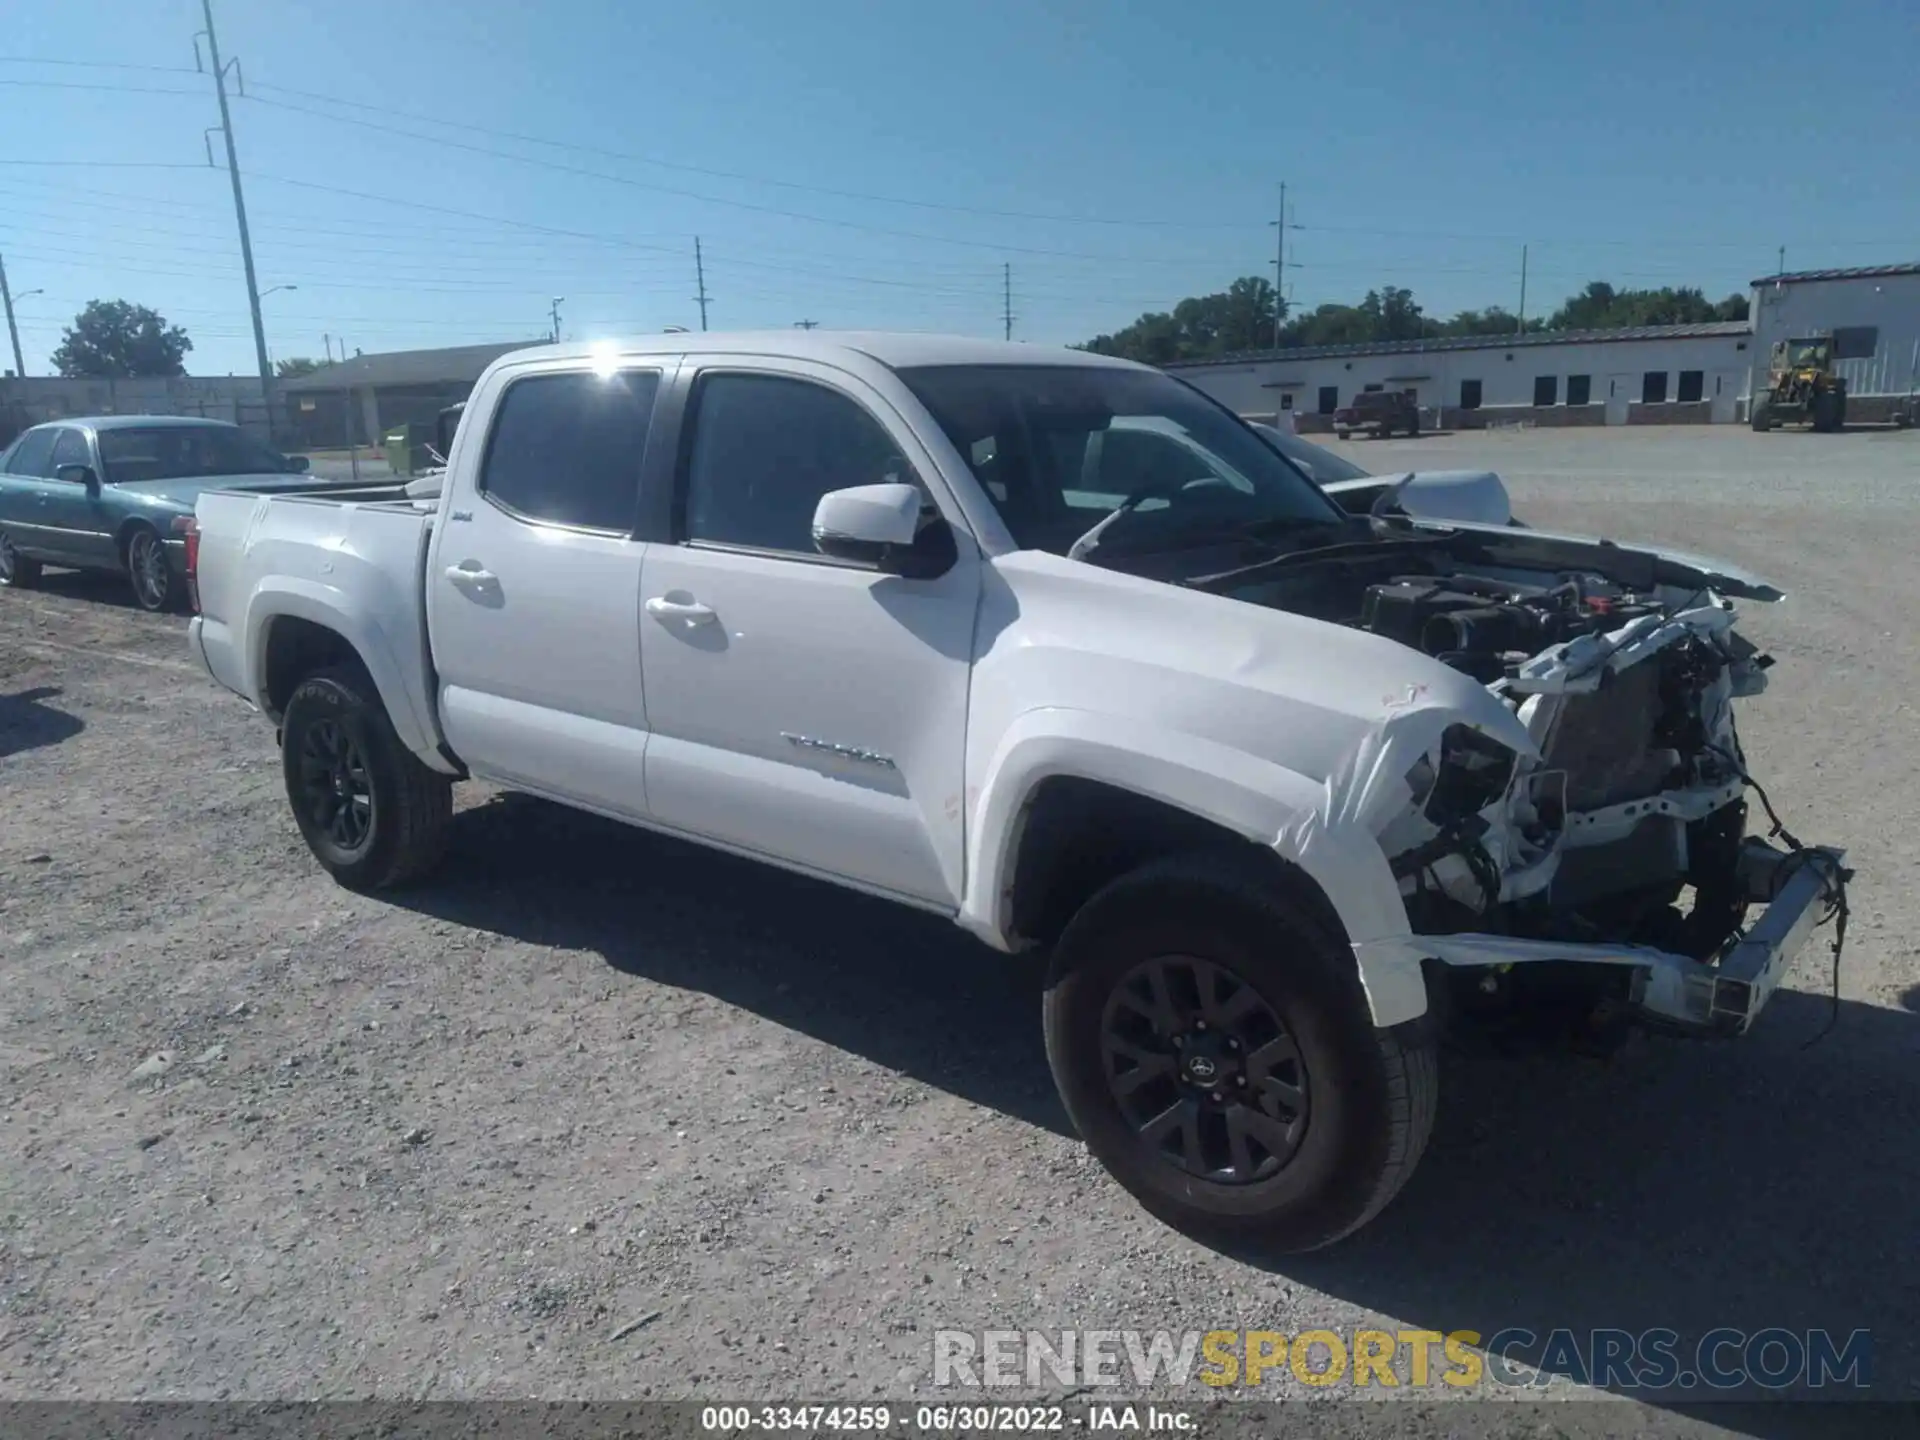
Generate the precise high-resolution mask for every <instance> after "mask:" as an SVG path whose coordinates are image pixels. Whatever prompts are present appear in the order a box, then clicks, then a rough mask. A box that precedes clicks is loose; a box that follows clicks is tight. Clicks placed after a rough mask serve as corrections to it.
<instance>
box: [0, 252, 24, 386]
mask: <svg viewBox="0 0 1920 1440" xmlns="http://www.w3.org/2000/svg"><path fill="white" fill-rule="evenodd" d="M0 299H4V300H5V301H6V302H7V334H9V335H11V336H12V337H13V373H14V374H15V375H18V376H19V377H20V378H21V379H22V380H24V379H26V378H27V362H26V361H25V360H23V359H21V358H20V327H19V326H18V325H16V324H15V323H14V320H13V291H11V290H9V289H8V288H7V262H6V261H5V260H0Z"/></svg>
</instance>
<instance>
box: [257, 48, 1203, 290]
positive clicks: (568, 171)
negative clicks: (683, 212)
mask: <svg viewBox="0 0 1920 1440" xmlns="http://www.w3.org/2000/svg"><path fill="white" fill-rule="evenodd" d="M255 88H256V89H258V88H260V87H258V86H256V87H255ZM251 98H252V99H253V101H254V103H255V104H258V105H272V106H274V107H276V108H278V109H282V110H297V111H299V112H300V113H302V114H307V115H316V116H318V117H319V118H321V119H323V120H332V121H335V122H336V123H338V124H342V125H358V126H361V127H363V128H365V129H368V130H377V131H380V132H381V133H383V134H388V135H399V136H402V137H404V138H406V139H409V140H418V141H420V142H422V143H423V144H427V145H441V146H445V147H447V148H448V149H452V150H464V151H467V152H469V153H471V154H475V155H489V156H492V157H493V158H495V159H498V160H510V161H513V162H514V163H516V164H520V165H532V166H535V167H537V168H539V169H542V170H552V171H554V172H556V173H558V174H562V175H576V176H579V177H581V178H582V179H587V180H599V181H603V182H605V183H607V184H610V185H625V186H629V187H630V188H632V189H635V190H648V191H652V192H654V193H655V194H660V195H674V196H677V197H679V198H681V199H684V200H697V201H700V202H701V203H702V204H706V205H724V206H726V207H728V208H730V209H734V210H748V211H751V212H753V213H755V214H758V215H778V216H780V217H781V218H782V219H786V220H800V221H804V222H806V223H808V224H813V225H831V226H834V227H836V228H839V229H843V230H859V231H863V232H865V233H867V234H872V235H889V236H893V237H895V238H897V239H904V240H922V241H926V242H928V243H931V244H936V245H961V246H966V247H968V248H970V249H976V250H1012V251H1015V252H1017V253H1019V254H1023V255H1062V256H1067V257H1069V258H1072V259H1079V260H1099V261H1103V262H1104V261H1109V260H1119V259H1125V258H1127V257H1124V256H1110V255H1094V254H1086V253H1082V252H1078V251H1072V250H1049V249H1043V248H1037V247H1033V246H1027V245H1004V244H997V243H995V242H992V241H988V240H962V239H959V238H957V237H955V236H951V235H932V234H928V233H926V232H924V231H918V230H896V229H893V228H892V227H890V226H884V225H867V224H863V223H861V222H860V221H857V220H839V219H835V218H833V217H831V216H827V215H809V214H807V213H806V212H805V211H800V210H786V209H782V208H781V207H780V206H777V205H761V204H757V203H756V202H754V201H751V200H733V199H729V198H727V197H725V196H721V195H709V194H706V193H704V192H703V191H699V190H684V189H681V188H679V187H678V186H673V185H656V184H654V183H653V182H651V181H648V180H636V179H634V178H633V177H632V176H630V175H611V174H608V173H607V172H606V171H604V170H588V169H586V168H585V167H584V166H579V165H563V164H561V163H560V162H559V161H557V160H539V159H536V158H534V157H533V156H531V155H515V154H513V153H512V152H510V151H507V150H495V149H493V148H492V147H490V146H486V145H469V144H467V143H466V142H465V141H463V140H448V139H446V138H445V137H443V136H439V135H422V134H421V133H420V132H419V131H417V130H401V129H398V128H396V127H395V126H392V125H380V124H376V123H375V122H374V121H371V120H355V119H352V118H351V117H349V116H345V115H328V114H327V113H326V112H325V111H320V110H313V109H310V108H309V107H307V106H304V105H289V104H287V103H286V102H285V101H282V100H264V99H262V98H261V97H259V96H257V95H256V96H253V97H251ZM1151 263H1159V264H1168V265H1186V264H1190V263H1193V262H1192V261H1191V260H1189V259H1180V258H1174V257H1167V258H1165V259H1162V260H1156V261H1154V262H1151Z"/></svg>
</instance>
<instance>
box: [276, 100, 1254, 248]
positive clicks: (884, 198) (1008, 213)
mask: <svg viewBox="0 0 1920 1440" xmlns="http://www.w3.org/2000/svg"><path fill="white" fill-rule="evenodd" d="M253 88H254V90H255V91H256V92H258V91H262V90H267V91H271V92H272V93H274V94H276V95H298V96H301V97H302V98H304V99H308V100H319V101H322V102H323V103H325V104H328V105H338V106H341V107H343V108H346V109H350V110H364V111H366V112H368V113H369V114H374V115H391V116H394V117H396V118H398V119H402V120H412V121H414V122H416V123H418V124H423V125H440V126H444V127H445V128H447V129H449V130H464V131H467V132H468V133H470V134H474V135H489V136H492V137H493V138H494V139H497V140H515V141H518V142H520V143H522V144H526V145H544V146H547V147H549V148H551V149H555V150H570V151H573V152H575V153H578V154H582V155H600V156H604V157H605V158H607V159H610V160H628V161H632V162H633V163H635V164H639V165H652V166H656V167H658V168H660V169H662V170H677V171H680V172H682V173H684V174H689V175H705V176H708V177H710V178H712V179H717V180H737V181H740V182H743V183H745V184H749V185H769V186H775V187H777V188H779V189H783V190H797V191H801V192H803V193H806V194H811V195H828V196H832V197H834V198H836V199H841V200H861V201H867V202H870V203H873V204H879V205H902V206H906V207H909V208H911V209H916V210H935V211H941V212H944V213H946V214H952V215H979V216H984V217H987V218H991V219H998V220H1032V221H1039V222H1043V223H1045V224H1049V225H1105V226H1114V227H1128V228H1142V229H1167V230H1244V229H1246V228H1247V227H1246V225H1244V224H1242V223H1240V222H1236V221H1223V220H1135V219H1121V218H1118V217H1109V216H1096V215H1048V214H1044V213H1041V212H1039V211H1032V210H999V209H994V208H992V207H989V206H979V205H955V204H951V203H948V202H945V201H939V200H915V199H910V198H908V197H905V196H900V195H881V194H877V193H875V192H872V191H865V190H840V189H836V188H834V187H832V186H828V185H808V184H805V183H803V182H801V181H798V180H781V179H778V178H776V177H774V176H771V175H749V174H744V173H742V172H740V171H737V170H720V169H716V168H713V167H711V166H706V165H689V164H686V163H685V162H684V161H677V160H662V159H660V158H659V157H658V156H654V155H638V154H635V153H633V152H631V151H626V150H611V149H607V148H606V147H604V146H599V145H582V144H580V143H578V142H576V141H571V140H555V139H552V138H550V137H547V136H543V135H529V134H526V133H525V132H523V131H515V130H498V129H494V128H492V127H489V126H485V125H473V124H469V123H466V122H464V121H460V120H443V119H440V118H439V117H437V116H433V115H423V114H420V113H419V112H417V111H409V110H397V109H394V108H392V107H390V106H384V105H369V104H366V103H365V102H363V101H359V100H345V99H342V98H341V97H339V96H337V95H324V94H321V93H320V92H318V91H314V90H297V89H295V88H293V87H292V86H290V85H269V84H255V85H254V87H253ZM251 98H252V99H254V100H256V101H258V102H259V103H261V104H271V105H275V106H278V107H279V108H281V109H285V110H302V111H303V113H306V114H310V115H317V116H319V117H320V118H322V119H328V120H339V121H342V122H344V123H349V124H353V123H364V122H355V121H351V120H349V119H348V117H346V116H342V115H328V114H326V112H324V111H317V110H306V109H305V108H304V107H302V106H298V105H290V104H287V103H286V102H285V101H270V100H267V99H266V98H265V97H264V96H261V95H259V94H257V93H256V94H255V95H253V96H252V97H251ZM421 138H430V137H421Z"/></svg>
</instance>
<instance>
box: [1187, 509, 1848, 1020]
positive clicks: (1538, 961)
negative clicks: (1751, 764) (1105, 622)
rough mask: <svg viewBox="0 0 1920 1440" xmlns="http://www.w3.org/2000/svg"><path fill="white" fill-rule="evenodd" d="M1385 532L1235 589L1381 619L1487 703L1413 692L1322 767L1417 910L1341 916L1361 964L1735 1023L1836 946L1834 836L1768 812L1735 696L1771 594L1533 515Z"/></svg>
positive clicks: (1341, 818)
mask: <svg viewBox="0 0 1920 1440" xmlns="http://www.w3.org/2000/svg"><path fill="white" fill-rule="evenodd" d="M1381 538H1382V542H1383V543H1382V545H1381V546H1380V547H1378V548H1376V547H1374V546H1368V545H1363V546H1356V547H1352V548H1351V549H1349V550H1347V551H1346V552H1345V553H1344V554H1342V555H1339V556H1336V557H1333V560H1334V563H1333V564H1332V565H1328V564H1325V563H1322V560H1324V559H1325V558H1326V557H1319V558H1316V557H1312V556H1306V555H1301V556H1296V557H1289V559H1288V561H1287V562H1285V563H1281V564H1277V565H1275V566H1271V567H1265V566H1263V567H1258V568H1257V569H1255V570H1252V571H1250V572H1243V573H1241V574H1239V575H1236V576H1235V577H1234V581H1233V584H1232V585H1231V587H1230V590H1229V593H1234V594H1236V595H1237V596H1238V597H1239V598H1242V599H1248V600H1252V601H1254V602H1255V603H1264V604H1268V605H1272V606H1275V607H1276V608H1282V609H1290V610H1297V611H1300V610H1304V611H1308V612H1310V613H1314V612H1317V614H1318V615H1319V616H1320V618H1326V619H1333V620H1336V622H1337V623H1344V624H1345V625H1347V626H1351V627H1352V628H1356V629H1360V630H1365V631H1369V632H1371V633H1373V634H1375V635H1379V636H1382V637H1384V638H1389V639H1393V640H1396V641H1398V642H1400V643H1401V644H1404V645H1406V646H1407V647H1408V648H1410V649H1413V650H1417V651H1420V652H1422V653H1423V654H1425V655H1427V656H1429V657H1431V658H1432V659H1434V660H1438V661H1440V662H1441V663H1442V664H1444V665H1446V666H1447V667H1448V668H1449V669H1452V670H1455V671H1457V672H1461V673H1463V674H1466V675H1469V676H1471V677H1473V678H1474V679H1475V680H1478V681H1480V682H1481V684H1482V685H1483V686H1484V692H1485V696H1486V697H1487V699H1489V700H1491V701H1492V702H1493V703H1492V704H1491V705H1485V704H1480V705H1471V706H1468V707H1466V708H1464V709H1460V710H1459V711H1458V713H1449V712H1448V711H1446V710H1439V711H1436V710H1435V709H1430V708H1425V707H1424V706H1423V704H1422V702H1421V697H1420V696H1419V695H1418V694H1409V696H1408V697H1406V700H1405V702H1404V703H1403V704H1400V705H1398V706H1390V707H1389V713H1388V718H1387V719H1386V721H1385V722H1383V724H1382V726H1381V727H1380V731H1379V733H1378V734H1377V735H1376V736H1374V737H1372V739H1371V741H1370V742H1369V743H1368V744H1366V745H1364V746H1363V747H1362V750H1361V752H1360V753H1358V754H1356V755H1354V756H1353V757H1351V763H1350V764H1349V765H1348V766H1347V767H1346V768H1345V770H1344V773H1343V774H1342V775H1341V776H1339V777H1337V778H1336V780H1335V781H1334V782H1333V783H1331V784H1330V785H1329V796H1328V803H1329V806H1330V810H1329V815H1330V818H1332V819H1333V820H1334V821H1335V823H1353V824H1357V825H1359V826H1363V827H1364V828H1365V829H1367V830H1368V831H1370V832H1371V833H1372V834H1373V836H1374V837H1375V838H1376V840H1377V841H1378V844H1379V846H1380V848H1381V850H1382V851H1383V852H1384V854H1385V855H1386V857H1387V861H1388V865H1389V867H1390V869H1391V872H1392V876H1393V880H1394V882H1395V883H1396V884H1397V886H1398V889H1399V893H1400V898H1401V900H1402V902H1403V903H1404V906H1405V913H1406V922H1407V926H1408V929H1409V930H1410V932H1411V934H1410V935H1399V936H1395V937H1392V938H1387V939H1369V938H1368V937H1365V936H1359V935H1356V936H1354V937H1353V939H1354V941H1355V950H1356V953H1357V957H1358V958H1359V960H1360V961H1361V966H1362V973H1363V975H1364V974H1365V973H1367V970H1368V967H1369V964H1370V963H1372V962H1376V961H1377V962H1379V963H1380V964H1382V965H1402V966H1404V965H1407V964H1410V963H1418V964H1420V965H1421V966H1423V967H1424V969H1425V970H1426V972H1427V974H1428V982H1429V985H1428V988H1429V990H1430V992H1434V993H1435V995H1436V998H1437V999H1438V1000H1439V1001H1440V1002H1441V1003H1442V1004H1444V1005H1448V1006H1451V1007H1453V1008H1454V1009H1455V1010H1456V1011H1458V1010H1465V1011H1469V1012H1493V1013H1496V1014H1513V1013H1517V1012H1523V1011H1535V1012H1537V1011H1538V1010H1540V1009H1542V1008H1544V1009H1546V1010H1547V1011H1549V1012H1552V1013H1556V1014H1559V1015H1561V1016H1565V1017H1568V1018H1571V1019H1574V1020H1575V1021H1577V1022H1578V1023H1580V1024H1583V1025H1587V1026H1590V1027H1592V1028H1595V1029H1597V1030H1600V1031H1617V1030H1618V1029H1620V1028H1622V1027H1624V1025H1625V1024H1626V1023H1627V1022H1630V1021H1636V1020H1637V1021H1640V1022H1643V1023H1649V1024H1652V1025H1654V1026H1656V1027H1662V1028H1669V1029H1673V1030H1677V1031H1683V1032H1687V1033H1693V1034H1739V1033H1743V1032H1744V1031H1745V1030H1747V1028H1748V1027H1749V1026H1751V1025H1752V1024H1753V1022H1754V1020H1755V1018H1756V1017H1757V1016H1758V1015H1759V1013H1760V1011H1761V1009H1762V1007H1763V1006H1764V1005H1765V1004H1766V1003H1767V1000H1768V999H1769V998H1770V996H1771V995H1772V994H1773V992H1774V991H1775V989H1776V988H1777V987H1778V986H1779V984H1780V983H1781V981H1782V979H1783V977H1784V975H1785V973H1786V971H1787V969H1788V967H1789V966H1790V965H1791V963H1792V961H1793V959H1794V957H1795V956H1796V954H1798V952H1799V951H1800V950H1801V949H1802V948H1803V947H1804V945H1805V943H1806V941H1807V939H1808V937H1809V935H1810V934H1811V933H1812V931H1813V930H1814V929H1816V928H1818V927H1819V926H1820V925H1821V924H1823V923H1825V922H1828V921H1832V922H1834V926H1835V928H1834V942H1835V943H1834V956H1835V964H1836V966H1837V964H1838V955H1839V946H1840V942H1841V940H1842V939H1843V938H1844V935H1845V923H1846V883H1847V880H1848V879H1849V878H1850V874H1849V872H1848V870H1847V869H1846V866H1845V855H1844V852H1843V851H1841V850H1838V849H1834V848H1830V847H1826V846H1816V845H1807V844H1803V843H1802V842H1801V841H1800V840H1799V839H1798V838H1797V837H1796V836H1794V835H1793V834H1792V833H1791V832H1790V831H1789V830H1788V829H1787V828H1786V826H1785V825H1784V824H1782V823H1781V821H1780V819H1779V817H1778V816H1777V815H1776V814H1775V813H1774V812H1773V807H1772V805H1771V803H1770V801H1769V800H1768V798H1767V796H1766V793H1765V791H1764V790H1763V789H1761V787H1760V786H1759V785H1757V784H1756V783H1755V782H1754V780H1753V777H1752V775H1751V774H1750V772H1749V770H1748V765H1747V759H1746V755H1745V752H1744V751H1743V750H1742V747H1741V743H1740V735H1739V729H1738V725H1737V722H1736V719H1735V714H1734V709H1735V702H1736V701H1738V700H1741V699H1744V698H1745V697H1748V696H1752V695H1756V694H1758V693H1760V692H1761V691H1762V690H1763V689H1765V687H1766V684H1767V670H1768V668H1769V666H1770V665H1771V663H1772V662H1771V660H1770V659H1769V658H1768V657H1767V656H1765V655H1763V654H1761V653H1759V652H1758V651H1757V649H1756V648H1755V647H1754V646H1753V644H1752V643H1751V642H1749V641H1748V640H1747V639H1746V638H1745V637H1744V636H1742V635H1741V634H1740V633H1739V632H1738V630H1737V629H1736V628H1735V621H1736V615H1735V611H1734V598H1735V597H1739V598H1743V599H1753V600H1758V601H1762V602H1770V601H1774V600H1778V599H1780V598H1781V595H1780V592H1779V591H1778V590H1775V589H1774V588H1773V587H1771V586H1769V585H1766V584H1765V582H1762V581H1759V580H1756V579H1754V578H1753V577H1750V576H1744V575H1740V574H1739V573H1738V572H1734V571H1731V570H1730V569H1729V568H1728V567H1724V566H1720V565H1718V564H1717V563H1716V562H1711V561H1704V560H1700V559H1698V558H1696V557H1688V556H1674V555H1669V554H1662V553H1660V552H1655V551H1643V550H1629V549H1626V548H1624V547H1619V546H1615V545H1612V544H1610V543H1608V542H1595V541H1585V540H1577V539H1574V538H1572V537H1556V536H1550V535H1543V534H1540V533H1539V532H1534V531H1527V530H1507V531H1504V532H1500V531H1493V530H1487V529H1480V528H1476V527H1472V526H1466V527H1441V528H1439V530H1438V531H1437V532H1436V531H1435V530H1434V529H1431V528H1430V529H1428V530H1427V531H1425V532H1424V533H1421V534H1418V535H1414V534H1409V533H1406V532H1405V531H1402V532H1400V534H1399V535H1397V536H1393V537H1388V536H1386V535H1383V536H1382V537H1381ZM1396 539H1397V540H1400V541H1401V542H1402V543H1400V544H1395V543H1393V541H1394V540H1396ZM1410 561H1412V562H1415V563H1409V562H1410ZM1223 588H1227V587H1223ZM1420 688H1421V687H1419V686H1417V685H1416V686H1414V687H1413V689H1414V690H1415V691H1418V690H1419V689H1420ZM1750 792H1751V798H1753V799H1757V800H1758V801H1759V803H1760V804H1761V806H1762V807H1763V809H1764V812H1765V814H1766V818H1767V831H1766V833H1765V834H1764V835H1757V834H1749V833H1748V829H1749V813H1748V805H1749V798H1750ZM1755 828H1758V827H1755Z"/></svg>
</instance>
